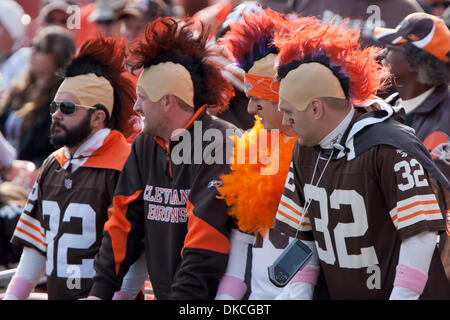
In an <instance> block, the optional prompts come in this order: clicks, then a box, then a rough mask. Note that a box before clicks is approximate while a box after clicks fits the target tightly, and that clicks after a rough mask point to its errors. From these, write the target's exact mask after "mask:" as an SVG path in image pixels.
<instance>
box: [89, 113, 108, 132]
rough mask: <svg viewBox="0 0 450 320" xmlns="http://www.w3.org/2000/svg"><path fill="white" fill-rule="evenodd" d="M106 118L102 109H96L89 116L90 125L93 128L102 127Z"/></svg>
mask: <svg viewBox="0 0 450 320" xmlns="http://www.w3.org/2000/svg"><path fill="white" fill-rule="evenodd" d="M105 120H106V113H105V111H104V110H102V109H97V110H95V111H94V113H93V114H92V116H91V126H92V127H93V128H98V127H104V126H105Z"/></svg>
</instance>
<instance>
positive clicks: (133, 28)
mask: <svg viewBox="0 0 450 320" xmlns="http://www.w3.org/2000/svg"><path fill="white" fill-rule="evenodd" d="M161 16H166V5H165V3H164V2H163V1H162V0H130V1H128V2H127V4H126V6H125V8H124V9H123V10H122V11H120V12H119V14H118V17H117V18H118V19H119V20H120V22H121V28H120V33H121V35H122V36H124V37H125V39H126V41H127V46H130V45H131V44H132V43H133V42H134V41H135V40H136V39H137V38H138V37H141V36H143V35H144V30H145V27H146V25H147V23H148V22H151V21H153V20H155V19H156V18H157V17H161Z"/></svg>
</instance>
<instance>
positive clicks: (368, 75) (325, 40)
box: [274, 17, 389, 104]
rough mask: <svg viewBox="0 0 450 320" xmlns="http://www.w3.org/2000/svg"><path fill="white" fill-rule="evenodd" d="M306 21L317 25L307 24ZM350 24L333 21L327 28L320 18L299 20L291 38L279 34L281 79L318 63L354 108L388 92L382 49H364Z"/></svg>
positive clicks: (278, 63)
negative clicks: (328, 71) (302, 66)
mask: <svg viewBox="0 0 450 320" xmlns="http://www.w3.org/2000/svg"><path fill="white" fill-rule="evenodd" d="M304 19H309V20H310V21H313V23H305V20H304ZM314 20H315V22H314ZM347 24H348V21H344V22H343V23H341V24H337V25H336V24H333V21H332V22H330V24H328V25H324V24H322V23H321V22H319V20H318V19H316V18H312V17H306V18H298V20H297V22H296V23H295V24H294V26H293V27H292V28H291V31H290V34H289V35H288V36H286V34H277V35H276V37H275V40H274V42H275V45H276V46H277V47H278V48H279V50H280V53H279V55H278V59H277V61H276V64H277V69H278V77H279V78H283V77H284V76H286V74H287V73H288V72H289V71H290V70H292V69H295V68H296V67H298V65H300V64H302V63H306V62H314V61H316V62H321V63H323V64H325V65H327V67H329V68H330V69H331V70H332V71H333V72H334V74H335V75H336V76H337V77H338V79H339V80H340V81H341V85H343V89H344V92H345V93H346V95H347V97H348V98H350V99H351V100H352V102H353V103H354V104H358V103H360V102H363V101H365V100H367V99H369V98H370V97H372V96H374V95H376V94H377V91H378V90H381V89H384V88H385V87H386V86H387V84H388V80H389V70H388V68H387V67H385V66H383V65H381V64H380V63H379V62H378V61H377V58H378V57H379V56H380V54H381V50H382V49H381V48H376V47H368V48H365V49H362V48H361V46H360V43H359V39H360V31H359V30H355V29H350V28H348V27H347ZM289 69H290V70H289Z"/></svg>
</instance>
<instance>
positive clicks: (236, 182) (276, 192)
mask: <svg viewBox="0 0 450 320" xmlns="http://www.w3.org/2000/svg"><path fill="white" fill-rule="evenodd" d="M266 133H267V134H268V135H269V138H267V140H268V144H269V142H270V141H271V138H270V134H271V132H270V131H265V130H264V127H263V125H262V123H261V121H260V119H259V118H258V117H256V122H255V125H254V127H253V128H252V129H251V130H249V131H246V132H244V134H243V135H242V136H241V137H235V144H234V150H233V151H234V162H233V164H232V165H231V173H229V174H227V175H223V176H221V179H222V186H221V187H218V188H217V189H218V191H219V196H218V197H219V198H221V199H225V202H226V204H227V206H229V207H230V208H229V210H228V214H229V215H230V216H232V217H234V218H236V219H237V224H238V227H239V229H240V230H241V231H244V232H249V233H253V234H257V233H261V234H262V235H264V234H265V232H266V231H267V230H268V229H270V228H271V227H272V226H273V223H274V218H275V214H276V212H277V209H278V203H279V202H280V199H281V194H282V193H283V189H284V183H285V180H286V176H287V174H288V171H289V163H290V161H291V157H292V149H293V148H294V144H295V141H296V139H295V138H293V139H286V136H285V135H283V134H282V133H280V135H279V139H278V141H276V142H275V143H276V144H277V145H275V146H270V145H269V146H268V147H267V149H266V154H267V156H268V157H270V158H271V159H274V161H278V171H277V172H276V174H274V175H262V174H261V171H262V170H264V168H268V167H269V166H271V165H273V163H269V164H263V163H262V162H261V161H260V159H259V157H258V159H257V161H252V160H255V159H250V151H249V148H250V145H255V144H256V145H257V148H258V149H257V150H259V148H260V145H259V142H260V141H261V138H260V137H261V134H266ZM239 149H240V150H241V151H238V150H239ZM271 150H275V154H270V152H271ZM238 154H245V163H244V164H239V163H237V155H238ZM258 154H259V152H258ZM254 162H256V163H255V164H252V163H254Z"/></svg>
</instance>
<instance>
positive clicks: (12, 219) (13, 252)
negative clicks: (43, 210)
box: [0, 182, 27, 270]
mask: <svg viewBox="0 0 450 320" xmlns="http://www.w3.org/2000/svg"><path fill="white" fill-rule="evenodd" d="M26 202H27V194H26V193H25V192H24V190H23V189H22V188H21V187H19V186H17V185H15V184H14V183H11V182H3V183H1V184H0V270H3V269H10V268H14V267H15V266H16V265H17V263H18V262H19V259H20V255H21V253H22V247H21V246H18V245H13V244H11V243H10V240H11V238H12V235H13V233H14V229H15V227H16V224H17V221H18V220H19V217H20V214H21V213H22V209H23V207H24V206H25V204H26Z"/></svg>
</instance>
